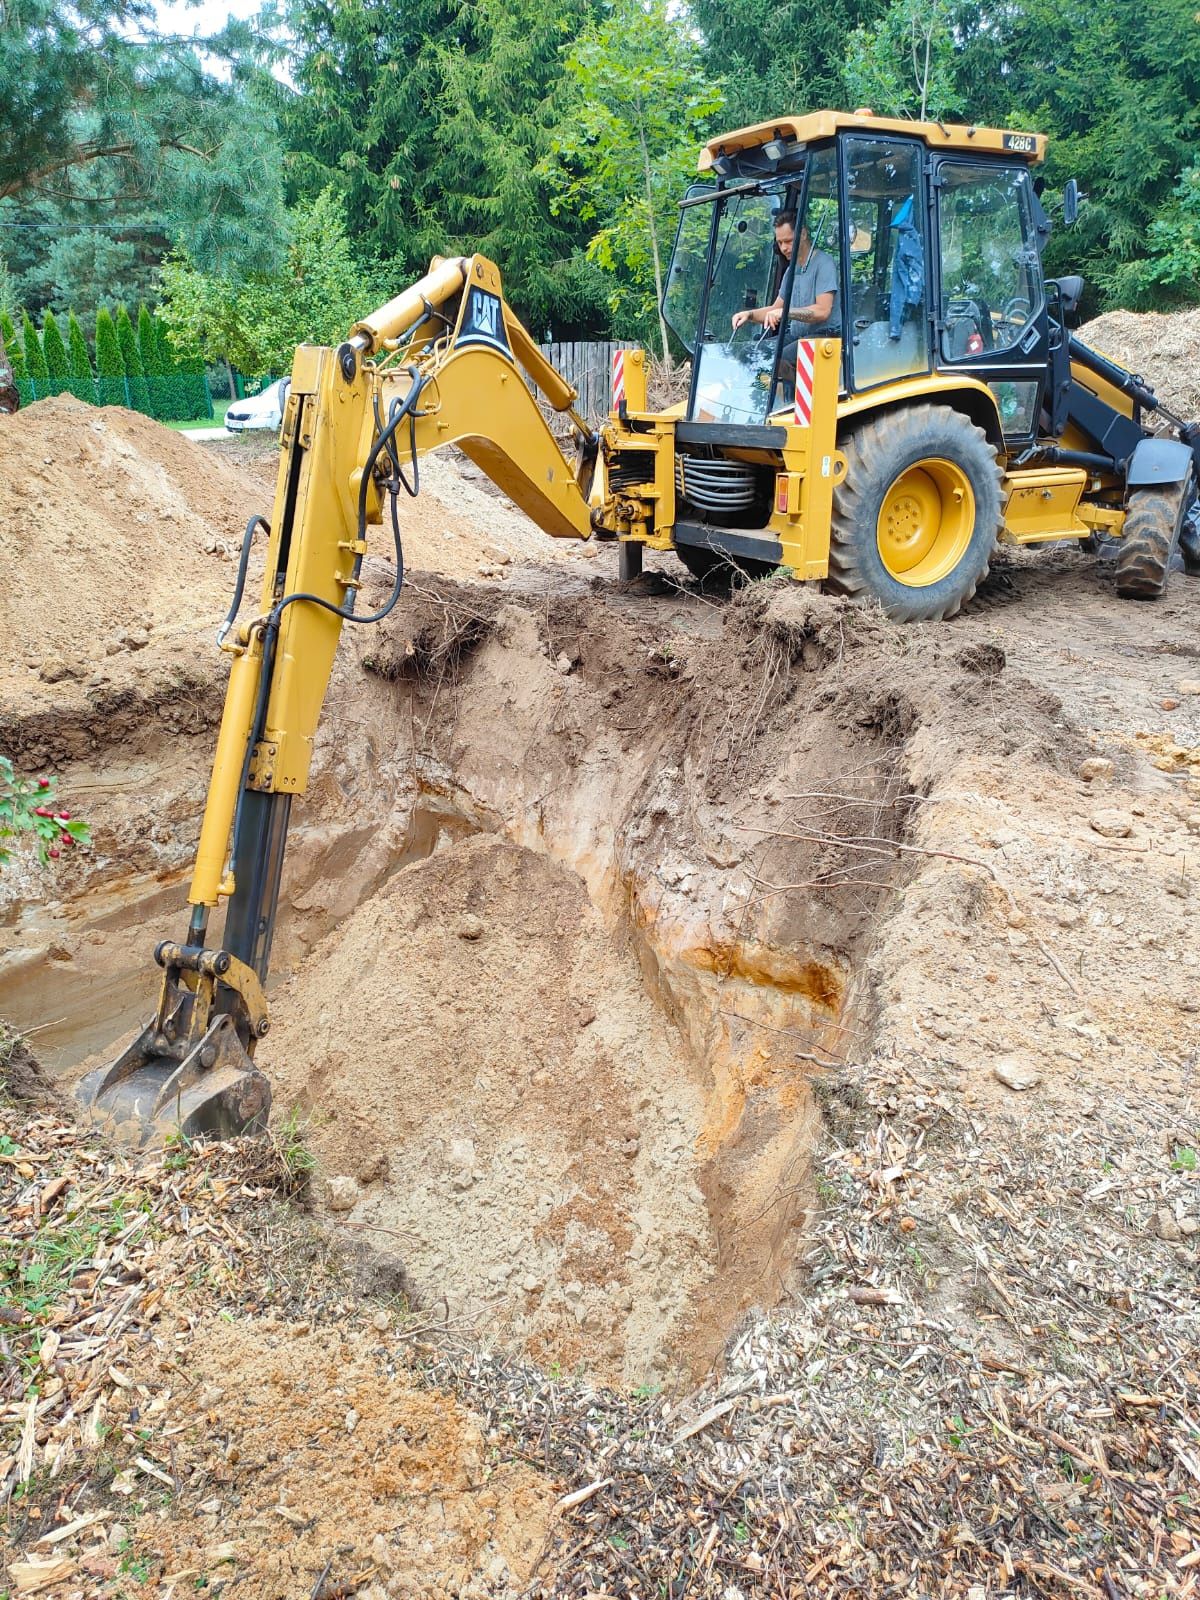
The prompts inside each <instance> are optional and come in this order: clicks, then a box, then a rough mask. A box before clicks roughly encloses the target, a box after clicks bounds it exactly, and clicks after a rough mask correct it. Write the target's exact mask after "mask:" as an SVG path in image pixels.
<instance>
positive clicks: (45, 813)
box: [33, 806, 54, 817]
mask: <svg viewBox="0 0 1200 1600" xmlns="http://www.w3.org/2000/svg"><path fill="white" fill-rule="evenodd" d="M33 814H34V816H35V817H52V816H53V815H54V813H53V811H51V810H50V809H49V808H48V807H47V806H35V808H34V812H33Z"/></svg>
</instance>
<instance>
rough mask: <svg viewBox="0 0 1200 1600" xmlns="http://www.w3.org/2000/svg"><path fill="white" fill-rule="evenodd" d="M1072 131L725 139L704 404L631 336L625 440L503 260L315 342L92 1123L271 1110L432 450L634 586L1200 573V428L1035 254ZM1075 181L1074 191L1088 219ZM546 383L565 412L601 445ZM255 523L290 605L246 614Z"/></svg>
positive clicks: (920, 605)
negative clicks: (551, 355)
mask: <svg viewBox="0 0 1200 1600" xmlns="http://www.w3.org/2000/svg"><path fill="white" fill-rule="evenodd" d="M1044 144H1045V141H1044V139H1043V138H1042V137H1041V135H1038V134H1033V133H1025V132H1010V131H1005V130H1001V129H987V128H975V127H947V126H944V125H942V124H940V123H909V122H897V121H888V120H885V119H881V118H875V117H873V116H871V115H870V114H868V113H855V114H854V115H847V114H844V113H839V112H831V111H823V112H817V113H814V114H812V115H809V116H803V117H797V118H789V117H784V118H780V119H778V120H776V121H772V122H769V123H763V124H761V125H759V126H757V127H753V128H744V129H741V130H739V131H737V132H735V133H731V134H728V135H726V136H724V137H722V138H720V139H716V140H714V141H713V142H712V143H711V144H709V145H708V146H707V147H706V148H705V149H704V150H703V151H702V153H701V156H700V164H699V165H700V175H701V178H702V180H703V181H701V182H700V183H698V184H696V185H694V186H693V187H692V188H691V189H690V190H689V192H688V193H687V195H686V196H685V197H684V198H683V200H682V202H681V222H680V226H679V232H678V237H677V239H676V243H675V251H674V255H673V258H672V262H671V267H670V273H669V281H668V287H667V290H666V294H665V297H664V304H663V310H664V314H665V315H666V318H667V320H668V322H669V323H670V325H671V327H672V328H673V329H674V331H675V333H676V335H677V336H678V338H679V339H680V341H681V343H682V344H683V345H684V346H685V347H686V348H687V350H688V351H689V353H690V355H691V383H690V393H689V396H688V399H687V400H686V402H684V403H682V404H680V405H677V406H675V407H673V408H672V409H671V410H669V411H666V412H664V413H661V414H655V413H653V412H651V411H649V410H648V408H647V404H646V369H645V363H644V358H643V356H642V353H641V352H638V351H632V352H624V353H622V355H621V356H620V357H619V358H618V363H617V369H616V370H615V372H614V404H613V411H612V413H611V415H610V417H609V419H608V421H607V422H606V424H605V425H604V426H603V428H602V429H601V430H600V431H599V433H598V434H597V433H595V432H593V430H592V429H591V428H590V427H589V426H588V424H587V423H586V422H585V421H584V419H583V418H582V417H580V416H579V415H578V413H577V412H576V411H575V409H574V400H575V398H576V396H575V392H574V390H573V389H572V388H571V387H570V385H569V384H567V383H566V382H565V381H564V380H563V378H562V377H561V376H560V375H559V374H558V373H557V372H556V371H555V370H554V369H553V368H552V367H551V366H550V365H549V363H548V362H547V361H546V360H545V358H544V357H543V356H542V354H541V352H540V351H539V350H538V348H537V346H536V344H535V343H534V342H533V340H532V338H531V337H530V335H529V333H528V332H527V331H526V329H525V328H524V327H523V326H522V325H521V323H520V322H519V321H518V319H517V318H516V317H515V316H514V314H513V312H512V311H511V310H510V308H509V307H508V305H507V304H506V302H505V299H504V295H503V291H502V287H501V280H500V273H499V271H498V269H497V268H496V267H495V266H494V265H493V264H492V263H491V262H490V261H487V260H485V259H484V258H483V257H482V256H473V257H470V258H467V259H455V260H442V259H435V261H434V262H433V264H432V266H431V268H430V271H429V273H428V274H427V275H426V276H425V277H424V278H422V279H421V281H420V282H419V283H417V284H414V285H413V286H412V287H411V288H410V289H408V290H406V291H405V292H404V293H403V294H401V295H399V296H398V297H397V298H396V299H394V300H392V301H390V302H389V303H388V304H387V305H385V306H383V307H382V308H381V309H380V310H379V311H377V312H375V313H374V315H372V316H370V317H368V318H366V319H365V320H364V321H363V322H360V323H359V324H358V325H357V326H356V327H354V328H353V329H352V330H351V331H350V335H349V337H348V339H347V340H346V342H345V343H344V344H343V345H341V346H340V348H338V349H336V350H334V349H329V348H318V347H315V346H309V345H302V346H301V347H300V348H299V349H298V350H297V352H296V359H295V365H294V367H293V370H292V379H291V388H290V391H289V393H288V397H287V402H286V409H285V413H284V418H283V426H282V430H281V444H280V462H279V475H278V480H277V485H276V491H275V503H274V510H273V513H272V516H271V520H270V523H269V524H267V523H266V522H265V521H264V519H262V518H259V517H255V518H252V519H251V522H250V524H249V525H248V527H247V531H246V539H245V543H244V546H243V551H242V559H241V562H240V565H239V570H238V578H237V584H236V591H235V595H234V601H233V605H232V607H231V610H230V613H229V616H228V618H227V619H226V622H225V626H224V628H223V629H222V632H221V636H220V637H221V643H222V647H223V648H224V649H225V650H226V651H227V652H228V653H229V655H230V657H231V667H230V676H229V686H228V691H227V694H226V700H225V709H224V715H223V718H222V722H221V727H220V732H219V735H218V739H217V750H216V757H215V761H214V766H213V774H212V781H211V784H210V787H209V792H208V799H207V804H206V808H205V813H204V820H203V825H202V829H201V833H200V841H199V845H198V849H197V856H196V863H195V871H194V875H193V878H192V883H191V888H190V891H189V894H188V900H189V902H190V904H191V907H192V912H191V920H190V922H189V924H188V928H187V932H186V935H185V937H184V939H183V940H182V942H181V943H178V944H176V943H172V942H167V943H163V944H161V945H159V947H158V949H157V951H156V959H157V961H158V964H159V966H160V967H161V968H162V969H163V976H162V983H161V988H160V994H159V1001H158V1006H157V1010H156V1012H155V1015H154V1018H153V1021H152V1022H151V1023H150V1024H149V1026H148V1027H147V1028H146V1029H145V1030H144V1031H143V1032H142V1034H141V1035H140V1036H139V1037H138V1039H137V1040H136V1041H135V1042H134V1044H133V1045H132V1046H131V1047H130V1048H129V1049H128V1050H126V1051H125V1053H124V1054H123V1055H122V1056H121V1057H120V1058H119V1059H118V1060H117V1061H116V1063H115V1064H114V1065H113V1066H111V1067H110V1068H107V1069H102V1070H101V1071H99V1072H97V1073H93V1074H90V1075H89V1076H88V1077H86V1078H85V1079H83V1080H82V1082H81V1085H80V1088H79V1091H78V1092H79V1096H80V1099H81V1100H82V1102H83V1104H84V1105H85V1106H86V1107H88V1108H90V1110H91V1111H92V1113H93V1114H94V1115H96V1116H98V1117H102V1118H105V1119H107V1120H109V1121H110V1122H112V1123H114V1124H115V1125H117V1126H118V1128H120V1129H122V1130H123V1131H125V1132H126V1133H127V1134H128V1135H129V1136H130V1137H131V1138H132V1139H133V1140H134V1141H135V1142H144V1141H145V1140H146V1139H148V1138H150V1137H152V1136H154V1135H156V1134H157V1135H160V1136H161V1134H162V1133H163V1132H164V1131H165V1130H166V1129H168V1128H170V1127H182V1128H183V1130H184V1131H185V1132H187V1133H196V1132H212V1133H229V1132H232V1131H235V1130H238V1129H243V1128H253V1127H256V1126H261V1125H262V1123H263V1122H264V1121H265V1118H266V1115H267V1109H268V1105H269V1100H270V1093H269V1088H268V1085H267V1081H266V1079H265V1078H264V1076H263V1075H262V1074H261V1072H259V1071H258V1069H257V1068H256V1067H255V1066H254V1063H253V1057H254V1052H255V1047H256V1045H257V1044H258V1041H259V1040H260V1039H261V1038H262V1037H263V1035H264V1034H265V1033H266V1032H267V1029H268V1025H269V1023H268V1014H267V1005H266V1001H265V999H264V995H263V983H264V981H265V979H266V976H267V970H268V962H269V958H270V950H271V937H272V931H273V928H274V923H275V913H276V905H277V901H278V896H279V887H280V875H281V872H282V869H283V857H284V845H285V840H286V835H287V828H288V817H289V811H290V808H291V804H292V800H293V797H295V796H296V795H301V794H303V793H304V791H305V787H306V785H307V782H308V771H309V762H310V759H311V755H312V747H313V738H314V735H315V733H316V728H317V721H318V718H319V716H320V712H321V705H322V702H323V699H324V696H325V691H326V687H327V685H328V681H329V675H330V671H331V667H332V663H333V657H334V652H335V650H336V648H337V643H338V638H339V636H340V633H341V630H342V627H343V625H344V624H345V623H347V622H350V623H358V624H362V623H371V622H377V621H379V620H381V619H382V618H383V617H384V616H386V615H387V614H388V613H389V612H390V611H391V610H392V608H393V606H394V605H395V604H396V602H397V600H398V598H399V596H400V592H401V586H402V583H403V577H404V563H403V553H402V550H401V543H400V534H399V524H398V519H397V515H396V506H397V501H398V497H399V496H400V495H401V494H403V493H405V492H407V493H410V494H415V493H416V490H417V485H418V464H419V460H420V458H421V456H422V455H424V454H425V453H427V452H428V451H431V450H436V449H437V448H439V447H440V446H443V445H450V444H456V445H458V446H459V447H460V448H461V449H462V450H463V451H464V452H465V453H466V454H467V455H468V456H469V457H470V458H471V459H472V460H473V461H474V462H476V464H477V465H478V466H480V467H481V468H482V469H483V470H484V471H485V472H487V473H488V474H489V475H490V477H492V478H493V479H494V480H495V482H496V483H497V484H498V485H499V486H500V487H501V488H502V489H503V490H504V492H505V493H506V494H507V495H509V496H510V498H511V499H512V500H513V501H515V502H516V504H517V505H519V506H520V507H521V508H522V509H523V510H524V511H525V512H527V513H528V515H529V516H530V517H532V518H533V520H534V521H535V522H536V523H537V524H538V526H539V527H541V528H542V529H544V530H545V532H546V533H548V534H550V535H552V536H554V537H556V538H578V539H587V538H589V537H593V536H594V537H597V538H606V539H611V540H617V541H619V543H620V570H621V573H622V575H623V576H624V577H626V578H630V577H633V576H635V575H636V574H637V572H639V571H640V568H641V559H642V552H643V551H644V550H645V549H646V548H647V547H648V548H650V549H653V550H660V551H670V550H674V552H675V553H676V555H677V556H678V557H679V558H680V559H681V560H682V562H683V563H684V565H685V566H686V567H687V568H688V569H689V570H690V571H691V572H692V573H693V574H697V575H700V576H705V575H707V574H708V573H710V572H711V571H712V570H713V569H714V567H717V566H721V565H726V566H734V567H740V568H742V569H743V570H746V571H749V572H752V573H753V572H763V571H767V570H770V569H772V568H782V569H785V570H786V571H788V572H789V573H790V574H791V575H792V576H793V577H794V578H796V579H799V580H815V581H822V582H826V583H828V584H829V585H831V586H832V587H834V588H835V589H838V590H840V591H841V592H843V593H846V594H849V595H855V596H861V597H864V598H867V599H872V600H874V601H877V602H878V603H879V604H880V605H881V606H882V607H883V608H884V610H886V611H887V612H888V613H889V614H890V615H892V616H893V617H896V618H899V619H902V620H912V621H917V620H937V619H941V618H945V617H949V616H953V615H954V613H956V612H957V611H958V610H960V609H961V607H962V606H963V605H965V604H966V603H967V601H968V600H969V599H970V598H971V596H972V595H973V594H974V592H975V589H976V586H977V585H978V583H979V581H980V579H981V578H982V577H983V576H984V574H985V573H986V572H987V568H988V562H989V560H990V558H991V554H992V551H993V549H994V548H995V545H996V543H997V540H1004V541H1009V542H1012V543H1016V544H1035V543H1040V542H1045V541H1048V540H1063V539H1075V540H1078V541H1081V542H1090V543H1092V544H1096V543H1098V542H1100V541H1108V540H1115V541H1118V542H1117V545H1116V550H1117V554H1116V557H1115V574H1116V587H1117V589H1118V591H1119V592H1121V593H1123V594H1127V595H1131V596H1137V597H1152V596H1154V595H1156V594H1158V593H1159V592H1160V590H1161V589H1162V586H1163V584H1164V582H1165V581H1166V577H1167V573H1168V571H1169V570H1170V568H1171V566H1172V565H1173V564H1174V563H1175V561H1176V557H1177V555H1178V557H1179V559H1181V560H1182V562H1183V564H1184V565H1185V566H1187V567H1189V568H1190V569H1192V570H1195V569H1196V568H1197V566H1198V565H1200V542H1198V539H1197V503H1196V497H1195V491H1194V482H1195V471H1196V465H1197V462H1198V461H1200V428H1197V427H1196V426H1195V425H1194V424H1192V423H1188V422H1185V421H1184V420H1183V419H1181V418H1178V417H1175V416H1173V415H1172V414H1171V413H1170V412H1168V411H1167V409H1166V408H1165V407H1164V406H1162V405H1161V404H1160V403H1159V402H1158V401H1157V399H1156V397H1155V395H1154V394H1153V392H1152V391H1151V390H1150V389H1149V388H1148V387H1147V386H1146V385H1145V384H1144V383H1143V382H1142V381H1141V380H1140V379H1139V378H1136V377H1134V376H1132V375H1131V374H1129V373H1127V372H1124V371H1122V370H1121V369H1120V368H1119V367H1117V366H1116V365H1115V364H1114V363H1112V362H1110V361H1108V360H1107V359H1106V358H1105V357H1103V356H1101V355H1098V354H1096V353H1095V352H1093V351H1090V350H1088V349H1087V348H1085V347H1084V346H1083V345H1082V344H1080V343H1079V341H1078V340H1077V339H1076V337H1075V336H1074V335H1073V334H1072V333H1071V332H1070V325H1071V322H1072V319H1073V316H1074V313H1075V311H1076V309H1077V307H1078V304H1079V299H1080V295H1081V292H1082V283H1081V281H1080V280H1079V279H1077V278H1062V279H1058V280H1049V281H1047V280H1046V279H1045V278H1044V277H1043V273H1042V267H1041V257H1042V249H1043V246H1044V244H1045V241H1046V238H1047V237H1048V234H1049V229H1050V223H1049V219H1048V216H1047V213H1046V211H1045V210H1044V208H1043V206H1042V204H1041V200H1040V198H1039V185H1038V183H1037V182H1036V181H1035V178H1034V174H1033V169H1034V167H1035V166H1036V164H1037V163H1038V162H1039V161H1040V160H1041V158H1042V155H1043V153H1044ZM1076 199H1077V196H1076V195H1075V192H1074V188H1073V186H1072V185H1068V189H1067V191H1066V194H1065V196H1064V212H1065V214H1066V220H1067V221H1071V220H1073V218H1072V212H1073V210H1074V207H1075V204H1076ZM788 243H790V244H791V245H792V246H793V248H792V249H791V250H789V249H788V248H786V245H787V244H788ZM781 244H783V245H784V246H785V248H782V249H781V248H780V245H781ZM813 252H820V253H821V257H823V258H824V260H823V262H822V261H820V259H819V258H818V260H817V264H818V265H820V267H821V274H822V275H823V277H822V276H818V277H814V256H813ZM818 281H823V282H824V284H825V289H824V291H823V292H822V293H820V294H817V295H815V296H814V295H813V293H812V286H813V284H814V282H818ZM831 285H836V287H830V286H831ZM747 312H748V313H750V315H749V316H745V315H742V314H743V313H747ZM756 313H757V315H756ZM768 313H771V314H768ZM735 323H736V324H738V325H737V326H736V327H735ZM776 323H777V324H778V326H775V325H774V324H776ZM526 378H528V379H529V380H530V382H532V383H533V384H535V385H536V386H537V388H538V389H539V390H540V391H541V394H542V395H543V396H544V397H545V399H546V400H548V401H549V403H550V405H551V406H553V407H554V408H555V409H556V410H557V411H559V412H560V413H564V414H565V415H566V417H567V418H568V419H569V423H570V424H571V426H572V428H573V431H574V435H575V439H576V449H575V454H574V459H568V456H567V455H566V454H565V453H564V451H563V450H562V449H561V448H560V446H559V444H558V443H557V442H556V439H555V437H554V434H553V433H552V431H551V429H550V427H549V426H548V424H547V422H546V420H545V418H544V416H543V414H542V412H541V410H540V409H539V406H538V404H537V403H536V402H535V400H534V398H533V395H532V393H531V390H530V387H529V384H528V383H527V382H526ZM385 513H386V514H387V516H388V517H389V520H390V522H391V526H392V530H393V534H394V539H395V562H396V565H395V579H394V584H393V587H392V591H391V594H390V596H389V597H388V599H387V600H386V602H385V603H384V604H383V605H382V606H381V607H380V608H379V609H378V610H376V611H374V612H364V611H363V610H361V609H359V608H358V606H357V604H356V597H357V592H358V589H359V586H360V574H361V567H362V561H363V557H364V555H365V553H366V549H367V542H366V540H367V530H368V528H369V527H370V526H372V525H375V524H379V523H381V522H382V521H383V518H384V515H385ZM260 527H261V528H264V529H265V531H266V533H267V535H268V547H267V556H266V571H265V576H264V579H263V585H262V592H261V595H260V599H259V604H258V607H257V610H256V611H255V613H254V615H253V616H251V617H248V618H241V617H240V611H241V603H242V599H243V589H244V586H245V580H246V572H247V563H248V557H249V551H250V543H251V540H252V538H253V537H254V534H255V531H256V529H258V528H260ZM222 901H225V902H227V909H226V919H225V924H224V932H223V936H222V938H221V942H220V946H219V947H213V946H210V944H209V941H208V933H209V920H210V915H211V913H212V911H213V909H214V908H215V907H217V906H218V904H219V903H220V902H222Z"/></svg>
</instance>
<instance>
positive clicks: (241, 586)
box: [217, 512, 271, 648]
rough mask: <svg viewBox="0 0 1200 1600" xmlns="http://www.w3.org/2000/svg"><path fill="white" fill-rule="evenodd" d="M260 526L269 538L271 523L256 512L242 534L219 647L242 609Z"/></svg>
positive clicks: (218, 632)
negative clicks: (236, 567)
mask: <svg viewBox="0 0 1200 1600" xmlns="http://www.w3.org/2000/svg"><path fill="white" fill-rule="evenodd" d="M259 528H261V529H262V530H263V532H264V533H265V534H266V536H267V538H268V539H269V538H270V537H271V524H270V523H269V522H268V521H267V519H266V517H263V516H260V515H259V514H258V513H257V512H256V513H255V514H254V516H252V517H251V518H250V521H249V522H248V523H247V524H246V531H245V533H244V534H243V535H242V553H241V555H240V556H239V558H238V570H237V580H236V582H235V583H234V586H233V600H232V601H231V603H230V606H229V614H228V616H227V617H226V618H225V621H224V622H223V623H222V624H221V626H220V627H219V628H218V629H217V646H218V648H219V647H220V646H221V645H223V644H224V642H225V636H226V635H227V634H228V632H229V630H230V628H232V627H233V625H234V623H235V622H236V621H237V614H238V612H239V611H240V610H241V609H242V595H243V594H244V593H245V590H246V573H247V571H248V569H249V566H250V546H251V545H252V544H253V543H254V535H255V534H256V533H257V532H258V530H259Z"/></svg>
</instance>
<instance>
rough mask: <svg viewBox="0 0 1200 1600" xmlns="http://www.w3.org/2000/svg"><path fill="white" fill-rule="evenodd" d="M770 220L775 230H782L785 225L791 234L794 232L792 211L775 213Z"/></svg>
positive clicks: (794, 223) (794, 220)
mask: <svg viewBox="0 0 1200 1600" xmlns="http://www.w3.org/2000/svg"><path fill="white" fill-rule="evenodd" d="M772 220H773V224H774V226H775V227H776V228H782V227H783V226H784V225H785V224H786V226H787V227H789V228H791V230H792V232H793V233H794V232H795V231H796V213H795V212H794V211H777V212H776V213H775V216H774V218H773V219H772Z"/></svg>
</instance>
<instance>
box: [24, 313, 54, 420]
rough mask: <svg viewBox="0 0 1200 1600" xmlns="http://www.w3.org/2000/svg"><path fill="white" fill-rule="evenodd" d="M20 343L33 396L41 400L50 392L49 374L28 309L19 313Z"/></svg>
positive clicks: (40, 343) (40, 342)
mask: <svg viewBox="0 0 1200 1600" xmlns="http://www.w3.org/2000/svg"><path fill="white" fill-rule="evenodd" d="M21 343H22V344H23V345H24V347H25V370H26V372H27V373H28V374H29V381H30V383H32V385H33V398H34V399H35V400H42V399H44V398H45V396H46V395H48V394H49V393H50V374H49V372H47V370H46V357H45V354H44V353H43V350H42V341H41V340H40V339H39V338H38V336H37V329H36V328H35V327H34V325H33V323H32V322H31V321H30V320H29V313H28V311H22V313H21Z"/></svg>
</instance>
